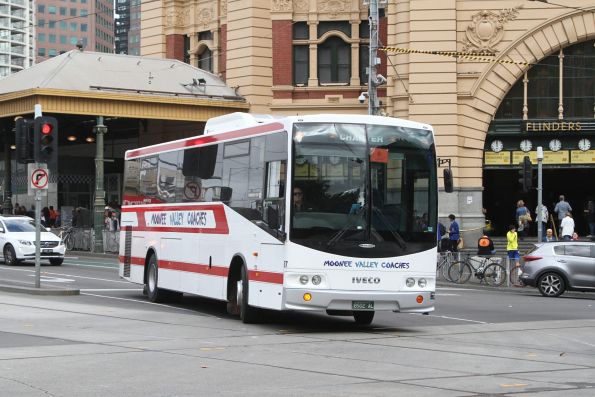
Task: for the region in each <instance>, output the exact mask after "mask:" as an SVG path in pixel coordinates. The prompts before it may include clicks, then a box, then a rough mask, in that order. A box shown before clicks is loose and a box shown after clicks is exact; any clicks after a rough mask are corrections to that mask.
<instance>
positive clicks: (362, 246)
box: [359, 243, 376, 248]
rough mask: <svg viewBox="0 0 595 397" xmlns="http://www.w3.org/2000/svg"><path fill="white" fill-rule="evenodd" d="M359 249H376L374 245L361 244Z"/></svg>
mask: <svg viewBox="0 0 595 397" xmlns="http://www.w3.org/2000/svg"><path fill="white" fill-rule="evenodd" d="M359 246H360V247H361V248H374V247H376V245H375V244H368V243H363V244H360V245H359Z"/></svg>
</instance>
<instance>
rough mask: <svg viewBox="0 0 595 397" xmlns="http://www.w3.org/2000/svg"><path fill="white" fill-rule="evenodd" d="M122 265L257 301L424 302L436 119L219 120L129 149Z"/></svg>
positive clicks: (427, 307) (366, 315)
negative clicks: (190, 133)
mask: <svg viewBox="0 0 595 397" xmlns="http://www.w3.org/2000/svg"><path fill="white" fill-rule="evenodd" d="M125 160H126V162H125V163H126V167H125V174H124V180H125V181H124V202H123V207H122V220H121V226H122V228H121V230H122V231H121V238H120V253H119V262H120V265H119V273H120V276H121V277H123V278H124V279H126V280H129V281H131V282H135V283H139V284H143V285H144V286H145V292H146V293H147V294H148V297H149V299H150V300H151V301H153V302H158V301H162V300H166V299H168V298H171V297H173V296H180V295H181V294H182V293H189V294H195V295H201V296H205V297H209V298H214V299H218V300H223V301H226V302H227V307H228V311H229V312H230V313H233V314H239V316H240V318H241V319H242V320H243V321H244V322H254V321H257V320H258V318H259V309H260V308H266V309H273V310H295V311H297V310H304V311H326V312H327V313H328V314H331V315H349V316H353V317H354V319H355V321H356V322H357V323H360V324H369V323H371V322H372V320H373V317H374V313H375V311H392V312H408V313H411V312H416V313H427V312H431V311H433V310H434V291H435V287H436V255H437V250H436V233H437V229H436V228H437V207H438V205H437V197H438V196H437V190H438V188H437V174H436V155H435V148H434V138H433V131H432V128H431V127H430V126H429V125H426V124H420V123H416V122H412V121H406V120H400V119H395V118H388V117H378V116H366V115H307V116H295V117H282V118H275V117H270V116H269V117H265V116H255V115H251V114H246V113H234V114H230V115H226V116H221V117H216V118H213V119H210V120H209V121H208V122H207V123H206V126H205V133H204V135H200V136H196V137H192V138H187V139H180V140H177V141H173V142H167V143H162V144H158V145H153V146H148V147H144V148H139V149H135V150H129V151H127V152H126V155H125Z"/></svg>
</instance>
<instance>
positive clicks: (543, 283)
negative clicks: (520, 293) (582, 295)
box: [521, 241, 595, 297]
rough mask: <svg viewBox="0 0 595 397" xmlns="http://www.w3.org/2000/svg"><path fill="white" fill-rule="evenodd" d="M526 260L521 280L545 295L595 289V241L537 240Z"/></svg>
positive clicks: (525, 256) (558, 294)
mask: <svg viewBox="0 0 595 397" xmlns="http://www.w3.org/2000/svg"><path fill="white" fill-rule="evenodd" d="M523 261H524V265H523V274H522V275H521V280H522V281H523V283H525V285H530V286H532V287H537V288H538V289H539V292H541V294H542V295H543V296H549V297H556V296H560V295H561V294H562V293H564V291H566V290H569V291H571V290H572V291H593V292H595V243H592V242H580V241H560V242H555V243H541V244H535V246H534V247H533V249H531V250H530V251H529V252H527V253H526V254H525V255H524V256H523Z"/></svg>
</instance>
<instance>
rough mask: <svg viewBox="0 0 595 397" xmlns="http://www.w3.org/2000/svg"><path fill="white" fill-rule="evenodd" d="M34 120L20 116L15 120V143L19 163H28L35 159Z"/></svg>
mask: <svg viewBox="0 0 595 397" xmlns="http://www.w3.org/2000/svg"><path fill="white" fill-rule="evenodd" d="M33 124H34V123H33V120H30V119H24V118H22V117H21V118H18V119H17V120H16V122H15V144H16V152H17V163H20V164H28V163H33V162H34V161H35V155H34V151H33Z"/></svg>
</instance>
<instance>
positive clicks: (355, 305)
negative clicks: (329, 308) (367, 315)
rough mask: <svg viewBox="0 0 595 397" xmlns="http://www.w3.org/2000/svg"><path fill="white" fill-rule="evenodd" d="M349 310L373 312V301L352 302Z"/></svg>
mask: <svg viewBox="0 0 595 397" xmlns="http://www.w3.org/2000/svg"><path fill="white" fill-rule="evenodd" d="M351 308H352V309H353V310H374V301H353V302H351Z"/></svg>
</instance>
